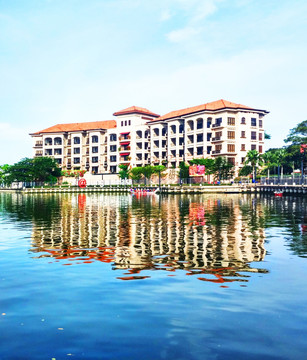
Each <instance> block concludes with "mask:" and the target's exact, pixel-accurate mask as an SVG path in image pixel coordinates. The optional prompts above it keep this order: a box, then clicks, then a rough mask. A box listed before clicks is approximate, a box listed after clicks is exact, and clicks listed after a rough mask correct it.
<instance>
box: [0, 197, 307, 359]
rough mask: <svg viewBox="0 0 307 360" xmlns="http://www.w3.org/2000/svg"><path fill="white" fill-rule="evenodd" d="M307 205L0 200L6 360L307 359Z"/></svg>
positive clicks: (241, 200) (0, 327)
mask: <svg viewBox="0 0 307 360" xmlns="http://www.w3.org/2000/svg"><path fill="white" fill-rule="evenodd" d="M306 202H307V200H306V199H304V198H299V197H297V198H290V197H289V198H288V197H284V198H282V199H275V198H273V197H271V196H250V195H224V196H223V195H205V196H199V195H197V196H192V195H191V196H168V197H161V196H159V197H158V196H147V197H135V196H131V195H121V196H118V195H115V196H113V195H110V196H109V195H104V194H92V195H83V194H79V195H69V194H62V195H52V194H50V195H22V194H15V193H2V194H0V231H1V238H0V332H1V337H0V359H57V360H58V359H125V360H126V359H153V360H156V359H168V360H169V359H179V360H180V359H193V360H194V359H201V360H203V359H217V360H219V359H306V357H307V355H306V354H307V344H306V330H307V321H306V320H307V315H306V303H307V302H306V300H307V286H306V275H307V259H306V257H307V207H306Z"/></svg>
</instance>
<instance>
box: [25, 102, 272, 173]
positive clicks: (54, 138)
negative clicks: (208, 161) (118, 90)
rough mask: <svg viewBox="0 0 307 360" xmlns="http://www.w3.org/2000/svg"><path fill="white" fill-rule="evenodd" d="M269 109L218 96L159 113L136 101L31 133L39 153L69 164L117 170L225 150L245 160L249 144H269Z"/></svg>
mask: <svg viewBox="0 0 307 360" xmlns="http://www.w3.org/2000/svg"><path fill="white" fill-rule="evenodd" d="M266 114H268V111H266V110H260V109H254V108H251V107H248V106H245V105H241V104H235V103H232V102H229V101H226V100H218V101H214V102H211V103H206V104H203V105H199V106H194V107H191V108H186V109H182V110H177V111H172V112H170V113H168V114H165V115H163V116H160V115H158V114H155V113H153V112H151V111H149V110H147V109H144V108H140V107H136V106H132V107H130V108H127V109H124V110H121V111H118V112H115V113H114V114H113V115H114V117H115V120H108V121H97V122H85V123H72V124H61V125H55V126H52V127H50V128H47V129H44V130H42V131H38V132H36V133H33V134H30V135H31V136H32V137H33V140H34V156H52V157H54V159H55V160H56V161H57V163H58V164H59V166H61V167H62V168H63V169H66V170H87V171H90V172H91V173H93V174H115V173H117V172H118V171H119V165H128V166H129V167H130V168H131V167H136V166H145V165H148V164H152V165H159V164H163V165H165V166H166V167H167V168H178V167H179V164H180V162H182V161H184V162H188V161H189V160H192V159H198V158H207V157H209V158H215V157H217V156H224V157H226V158H227V159H228V161H229V162H231V163H232V164H233V165H235V168H236V170H238V169H239V168H241V167H242V166H243V163H244V160H245V157H246V153H247V152H248V151H249V150H257V151H258V152H259V153H262V152H263V150H264V116H265V115H266Z"/></svg>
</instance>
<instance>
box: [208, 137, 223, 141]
mask: <svg viewBox="0 0 307 360" xmlns="http://www.w3.org/2000/svg"><path fill="white" fill-rule="evenodd" d="M221 139H222V138H221V136H216V137H213V138H211V141H220V140H221Z"/></svg>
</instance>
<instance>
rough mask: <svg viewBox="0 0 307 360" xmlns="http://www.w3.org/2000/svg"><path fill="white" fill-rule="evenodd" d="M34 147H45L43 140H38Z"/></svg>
mask: <svg viewBox="0 0 307 360" xmlns="http://www.w3.org/2000/svg"><path fill="white" fill-rule="evenodd" d="M34 147H43V142H42V141H36V143H35V145H34Z"/></svg>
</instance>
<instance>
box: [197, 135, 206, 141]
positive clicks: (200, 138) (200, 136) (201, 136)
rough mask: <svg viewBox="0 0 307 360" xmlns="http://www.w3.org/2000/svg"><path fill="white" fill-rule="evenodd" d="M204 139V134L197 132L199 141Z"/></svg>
mask: <svg viewBox="0 0 307 360" xmlns="http://www.w3.org/2000/svg"><path fill="white" fill-rule="evenodd" d="M202 141H204V134H197V142H202Z"/></svg>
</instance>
